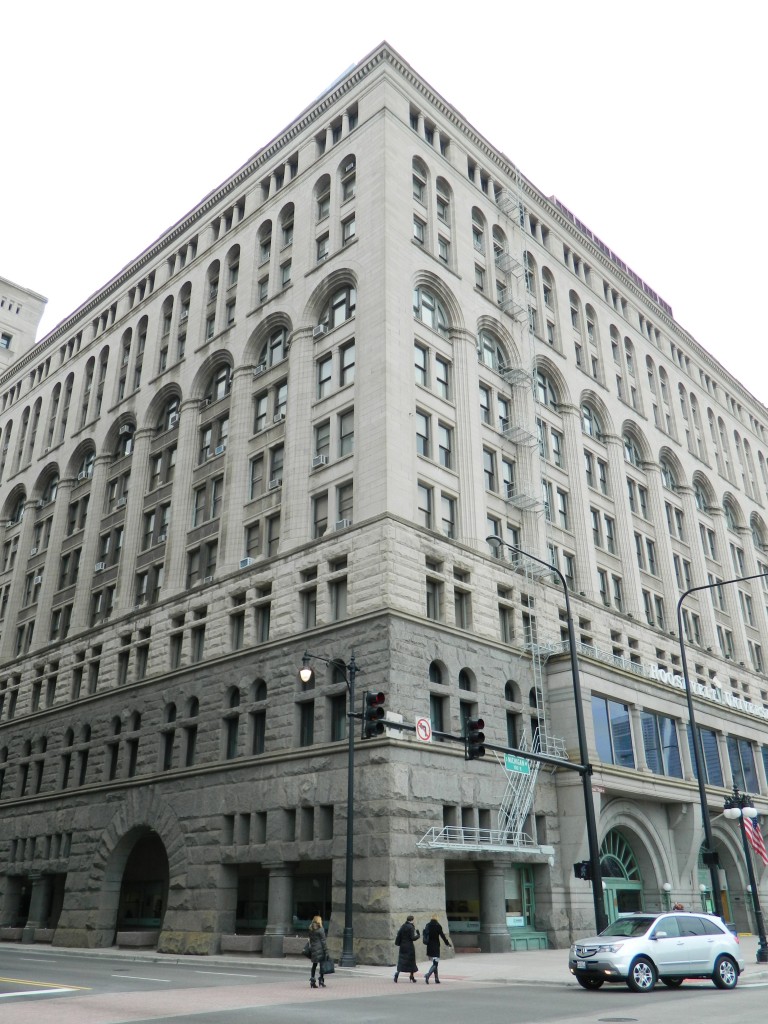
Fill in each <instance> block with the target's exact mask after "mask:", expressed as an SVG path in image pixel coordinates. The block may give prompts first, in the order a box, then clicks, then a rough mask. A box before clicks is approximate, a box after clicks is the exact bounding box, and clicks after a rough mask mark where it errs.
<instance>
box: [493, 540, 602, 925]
mask: <svg viewBox="0 0 768 1024" xmlns="http://www.w3.org/2000/svg"><path fill="white" fill-rule="evenodd" d="M486 543H487V544H488V545H489V546H491V547H495V548H496V549H497V551H499V552H500V551H501V548H502V547H505V548H508V549H509V550H510V551H512V552H514V553H515V554H517V555H521V556H522V557H523V558H529V559H530V560H531V561H532V562H536V563H537V564H538V565H543V566H544V567H545V568H546V569H548V570H549V571H550V572H551V573H552V575H553V576H556V577H557V579H558V581H559V582H560V586H561V587H562V588H563V596H564V598H565V614H566V619H567V622H568V649H569V652H570V656H571V677H572V682H573V704H574V713H575V715H576V732H577V734H578V738H579V760H580V761H581V765H580V768H581V783H582V789H583V792H584V818H585V820H586V826H587V847H588V849H589V863H590V867H591V871H592V902H593V904H594V908H595V926H596V929H597V931H598V932H601V931H602V930H603V928H605V927H607V925H608V918H607V916H606V913H605V906H604V903H603V886H602V873H601V870H600V844H599V842H598V839H597V821H596V818H595V803H594V800H593V798H592V765H591V764H590V763H589V749H588V747H587V732H586V729H585V727H584V701H583V698H582V693H581V679H580V676H579V659H578V656H577V653H576V634H575V631H574V628H573V616H572V615H571V599H570V596H569V594H568V584H567V582H566V579H565V576H563V574H562V573H561V572H560V570H559V569H558V567H557V566H556V565H551V564H550V563H549V562H545V561H544V559H543V558H537V557H536V556H535V555H531V554H529V552H527V551H523V549H522V548H518V547H515V545H513V544H507V543H506V542H505V541H503V540H501V538H500V537H486ZM525 756H528V755H525Z"/></svg>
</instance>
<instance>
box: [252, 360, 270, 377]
mask: <svg viewBox="0 0 768 1024" xmlns="http://www.w3.org/2000/svg"><path fill="white" fill-rule="evenodd" d="M266 369H267V364H266V363H259V365H258V366H254V368H253V376H254V377H260V376H261V374H262V373H264V372H265V371H266Z"/></svg>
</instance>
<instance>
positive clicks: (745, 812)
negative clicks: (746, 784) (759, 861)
mask: <svg viewBox="0 0 768 1024" xmlns="http://www.w3.org/2000/svg"><path fill="white" fill-rule="evenodd" d="M723 814H724V816H725V817H726V818H729V819H730V820H731V821H736V820H738V822H739V831H740V832H741V845H742V846H743V847H744V860H745V861H746V864H747V874H748V875H749V891H750V892H751V893H752V907H753V909H754V911H755V921H756V922H757V934H758V937H759V945H758V947H757V963H759V964H768V939H766V936H765V922H764V921H763V911H762V908H761V906H760V894H759V892H758V890H757V880H756V879H755V865H754V863H753V861H752V852H751V850H750V848H749V840H748V839H747V829H746V826H745V824H744V819H745V818H750V819H751V820H752V821H754V820H755V818H756V817H757V811H756V810H755V808H754V806H753V804H752V801H751V800H750V798H749V797H748V796H747V795H746V794H745V793H740V792H739V790H738V789H737V787H736V785H735V784H734V787H733V793H732V794H731V795H730V796H729V797H726V800H725V809H724V810H723Z"/></svg>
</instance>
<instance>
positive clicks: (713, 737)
mask: <svg viewBox="0 0 768 1024" xmlns="http://www.w3.org/2000/svg"><path fill="white" fill-rule="evenodd" d="M687 729H688V748H689V750H690V752H691V765H692V766H693V774H694V778H696V779H698V777H699V773H698V771H697V770H696V754H695V751H694V741H693V730H692V729H691V727H690V725H689V726H688V727H687ZM699 739H700V740H701V747H702V751H701V752H702V755H703V758H704V762H703V765H702V768H703V771H704V781H705V782H706V783H707V784H708V785H710V786H722V785H723V769H722V765H721V764H720V749H719V747H718V743H717V733H716V732H713V731H712V729H704V728H702V727H701V726H699Z"/></svg>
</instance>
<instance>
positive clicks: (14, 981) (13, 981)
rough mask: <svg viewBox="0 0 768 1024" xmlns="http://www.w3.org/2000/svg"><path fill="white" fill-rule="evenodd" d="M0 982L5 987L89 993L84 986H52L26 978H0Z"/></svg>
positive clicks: (51, 983) (58, 984) (56, 984)
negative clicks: (59, 989) (60, 989)
mask: <svg viewBox="0 0 768 1024" xmlns="http://www.w3.org/2000/svg"><path fill="white" fill-rule="evenodd" d="M0 981H4V982H5V983H6V984H7V985H34V986H35V988H68V989H72V991H73V992H90V989H89V988H87V987H86V986H84V985H66V984H64V985H62V983H61V982H56V983H55V984H54V983H53V982H50V981H29V980H28V979H27V978H0Z"/></svg>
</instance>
